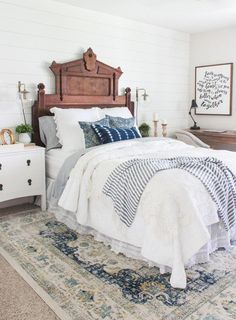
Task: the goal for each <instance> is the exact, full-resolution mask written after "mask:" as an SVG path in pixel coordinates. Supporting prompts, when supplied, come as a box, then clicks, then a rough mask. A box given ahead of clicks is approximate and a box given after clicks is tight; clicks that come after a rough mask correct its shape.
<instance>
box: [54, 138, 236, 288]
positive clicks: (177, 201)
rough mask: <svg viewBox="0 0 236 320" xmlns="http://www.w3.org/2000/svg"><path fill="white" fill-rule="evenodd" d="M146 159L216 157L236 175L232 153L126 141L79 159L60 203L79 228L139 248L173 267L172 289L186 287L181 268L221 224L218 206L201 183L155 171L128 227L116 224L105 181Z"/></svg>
mask: <svg viewBox="0 0 236 320" xmlns="http://www.w3.org/2000/svg"><path fill="white" fill-rule="evenodd" d="M150 155H152V156H153V155H155V156H157V157H160V158H166V157H173V156H180V155H181V156H183V155H191V156H199V157H201V156H215V157H217V158H219V159H221V160H224V162H225V163H226V164H227V165H228V166H229V167H230V168H231V169H232V170H233V171H234V172H235V173H236V161H235V160H236V154H234V153H233V152H228V151H213V150H206V149H202V148H194V147H191V146H187V145H186V144H184V143H182V142H180V141H176V140H171V139H166V140H155V139H153V140H150V141H148V142H147V141H146V142H145V143H144V142H143V141H142V140H141V139H138V140H132V141H124V142H119V143H114V144H109V145H104V146H100V147H99V148H97V149H94V150H92V151H90V152H88V153H87V154H86V155H84V156H83V157H82V158H80V159H79V161H78V163H77V165H76V166H75V168H74V169H73V170H72V172H71V175H70V179H69V181H68V183H67V185H66V188H65V190H64V192H63V194H62V196H61V198H60V201H59V205H60V206H61V207H62V208H64V209H66V210H69V211H72V212H76V217H77V221H78V223H79V224H81V225H84V226H89V227H92V228H93V229H95V230H97V231H98V232H100V233H101V234H104V235H106V236H108V237H110V238H114V239H116V240H119V241H122V242H125V243H128V244H131V245H133V246H135V247H138V248H141V254H142V256H143V257H144V258H146V259H148V260H149V261H153V262H154V263H157V264H159V265H164V266H168V267H171V268H172V275H171V284H172V286H174V287H179V288H184V287H185V286H186V275H185V270H184V265H185V264H186V263H187V262H188V261H189V259H190V258H191V257H193V256H194V255H195V254H196V252H198V251H199V249H200V248H201V247H203V246H204V245H205V244H206V243H207V242H208V241H209V239H210V234H209V231H208V228H207V226H209V225H213V224H219V223H218V222H219V219H218V215H217V213H216V206H215V204H214V203H213V201H212V200H211V198H210V196H209V194H208V193H207V191H206V190H205V188H204V186H203V185H202V184H201V182H200V181H199V180H198V179H197V178H195V177H193V176H192V175H190V174H189V173H187V172H185V171H182V170H178V169H176V170H169V171H163V172H160V173H158V174H157V175H155V176H154V177H153V179H152V180H151V181H150V182H149V184H148V186H147V188H146V189H145V191H144V194H143V196H142V198H141V201H140V205H139V209H138V212H137V214H136V218H135V221H134V223H133V225H132V226H131V227H130V228H127V227H126V226H125V225H124V224H123V223H122V222H121V221H120V219H119V217H118V216H117V215H116V213H115V212H114V210H113V204H112V202H111V199H110V198H107V197H106V196H105V195H104V194H103V193H102V188H103V186H104V183H105V181H106V179H107V177H108V176H109V174H110V173H111V171H112V170H113V169H114V168H115V167H116V166H117V165H118V164H120V163H121V162H122V161H124V160H127V159H130V158H132V157H135V156H139V157H140V156H143V157H146V156H147V157H149V156H150ZM218 227H219V228H220V226H218Z"/></svg>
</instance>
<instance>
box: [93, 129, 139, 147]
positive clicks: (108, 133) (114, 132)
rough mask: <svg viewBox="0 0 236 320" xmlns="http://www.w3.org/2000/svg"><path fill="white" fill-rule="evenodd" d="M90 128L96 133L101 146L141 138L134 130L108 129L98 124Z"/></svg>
mask: <svg viewBox="0 0 236 320" xmlns="http://www.w3.org/2000/svg"><path fill="white" fill-rule="evenodd" d="M92 128H93V129H94V131H95V132H96V134H97V136H98V139H99V140H100V142H101V143H102V144H105V143H110V142H115V141H121V140H129V139H136V138H141V136H140V134H139V133H138V131H137V130H136V128H134V127H133V128H130V129H123V128H109V127H107V126H101V125H99V124H92Z"/></svg>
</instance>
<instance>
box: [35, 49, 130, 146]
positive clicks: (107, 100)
mask: <svg viewBox="0 0 236 320" xmlns="http://www.w3.org/2000/svg"><path fill="white" fill-rule="evenodd" d="M50 69H51V70H52V72H53V73H54V75H55V84H56V93H55V94H45V86H44V84H43V83H40V84H39V85H38V99H37V101H35V103H34V105H33V109H32V125H33V130H34V134H33V141H34V142H35V143H36V144H37V145H41V144H42V142H41V140H40V136H39V122H38V118H39V117H42V116H45V115H52V114H51V113H50V111H49V110H50V108H51V107H55V106H57V107H59V108H91V107H93V106H99V107H100V108H105V107H111V108H112V107H122V106H126V107H127V108H129V110H130V111H131V113H132V114H134V102H133V101H131V94H130V91H131V90H130V88H126V89H125V95H124V96H118V80H119V78H120V76H121V75H122V71H121V69H120V67H118V68H112V67H110V66H108V65H106V64H104V63H102V62H100V61H98V60H97V57H96V54H95V53H94V52H93V50H92V49H91V48H89V49H88V50H87V51H86V52H85V53H84V54H83V59H79V60H74V61H70V62H66V63H56V62H55V61H53V63H52V64H51V66H50Z"/></svg>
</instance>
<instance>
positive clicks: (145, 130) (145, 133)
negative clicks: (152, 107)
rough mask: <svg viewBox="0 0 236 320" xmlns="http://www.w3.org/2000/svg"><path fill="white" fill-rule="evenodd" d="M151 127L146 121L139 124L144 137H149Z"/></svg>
mask: <svg viewBox="0 0 236 320" xmlns="http://www.w3.org/2000/svg"><path fill="white" fill-rule="evenodd" d="M150 129H151V128H150V126H149V125H148V124H147V123H145V122H144V123H142V124H141V125H140V126H139V131H140V133H141V136H142V137H149V133H150Z"/></svg>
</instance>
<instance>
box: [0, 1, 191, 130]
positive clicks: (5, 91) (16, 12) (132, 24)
mask: <svg viewBox="0 0 236 320" xmlns="http://www.w3.org/2000/svg"><path fill="white" fill-rule="evenodd" d="M88 47H92V48H93V50H94V52H95V53H96V54H97V58H98V60H100V61H103V62H105V63H107V64H109V65H111V66H114V67H118V66H120V67H121V68H122V71H123V72H124V74H123V75H122V77H121V78H120V92H122V90H123V88H125V87H127V86H130V87H131V89H132V92H133V98H135V88H136V87H145V88H146V89H147V91H148V94H149V97H150V99H149V101H148V102H146V103H143V102H142V101H140V104H139V106H140V118H141V119H140V121H142V120H145V121H147V122H149V123H150V124H152V115H153V112H158V114H159V116H160V118H165V119H167V121H168V123H169V132H172V131H173V130H174V129H175V128H180V127H181V128H183V127H185V126H187V123H188V116H187V109H188V104H189V97H188V95H189V35H188V34H186V33H181V32H177V31H174V30H169V29H165V28H158V27H155V26H152V25H148V24H143V23H138V22H136V21H132V20H128V19H123V18H118V17H113V16H111V15H106V14H102V13H98V12H95V11H90V10H84V9H81V8H78V7H73V6H70V5H66V4H63V3H59V2H56V1H52V0H41V1H40V2H38V1H32V0H5V1H1V0H0V128H3V127H14V126H15V125H16V124H18V123H19V122H21V121H22V120H21V119H22V118H21V113H20V110H21V107H20V102H19V99H18V94H17V82H18V80H21V81H22V82H23V83H25V84H26V86H27V89H29V90H30V92H31V93H30V95H29V101H27V102H26V112H27V118H28V119H29V121H30V115H31V107H30V106H31V104H32V100H34V99H35V97H36V87H37V84H38V83H39V82H43V83H45V85H46V91H47V93H52V92H53V90H54V83H53V82H54V80H53V74H52V72H51V71H50V70H49V68H48V67H49V65H50V64H51V62H52V61H53V60H56V61H57V62H65V61H69V60H72V59H78V58H81V56H82V53H83V52H84V50H86V49H87V48H88ZM30 99H31V100H30Z"/></svg>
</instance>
